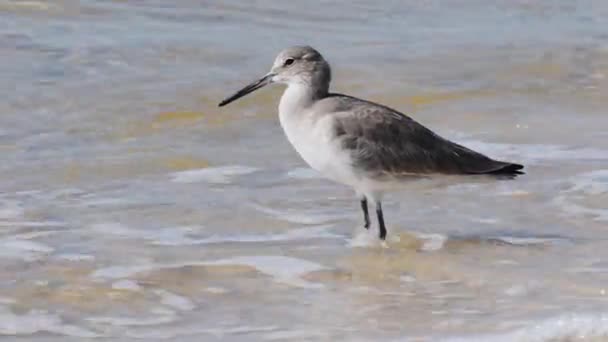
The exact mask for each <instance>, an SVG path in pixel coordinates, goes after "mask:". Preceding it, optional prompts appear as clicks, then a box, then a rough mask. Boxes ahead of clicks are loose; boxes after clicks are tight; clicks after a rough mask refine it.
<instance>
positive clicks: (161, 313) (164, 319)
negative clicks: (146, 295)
mask: <svg viewBox="0 0 608 342" xmlns="http://www.w3.org/2000/svg"><path fill="white" fill-rule="evenodd" d="M148 312H149V313H150V314H151V315H149V316H143V317H113V316H100V317H89V318H86V320H87V321H89V322H91V323H94V324H102V325H114V326H121V327H127V326H155V325H158V324H166V323H171V322H175V321H176V320H177V314H176V313H175V311H173V310H170V309H167V308H159V307H157V308H152V309H150V310H148Z"/></svg>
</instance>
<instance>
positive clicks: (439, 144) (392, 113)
mask: <svg viewBox="0 0 608 342" xmlns="http://www.w3.org/2000/svg"><path fill="white" fill-rule="evenodd" d="M330 82H331V69H330V67H329V63H327V61H326V60H325V59H324V58H323V56H322V55H321V54H320V53H319V52H318V51H317V50H315V49H313V48H312V47H310V46H294V47H290V48H287V49H285V50H283V51H281V52H280V53H279V55H278V56H277V57H276V59H275V61H274V63H273V65H272V68H271V70H270V72H269V73H267V74H266V75H264V76H263V77H262V78H260V79H259V80H257V81H255V82H253V83H251V84H249V85H247V86H246V87H244V88H243V89H241V90H239V91H237V92H236V93H235V94H234V95H232V96H229V97H227V98H226V99H225V100H223V101H222V102H220V103H219V106H220V107H222V106H224V105H227V104H228V103H230V102H232V101H235V100H236V99H238V98H241V97H243V96H245V95H247V94H249V93H251V92H253V91H255V90H257V89H260V88H262V87H264V86H266V85H269V84H272V83H281V84H285V85H287V88H286V89H285V92H284V93H283V96H282V97H281V101H280V102H279V121H280V123H281V126H282V128H283V130H284V131H285V135H286V136H287V139H288V140H289V142H290V143H291V145H292V146H293V147H294V148H295V150H296V151H297V152H298V154H299V155H300V156H301V157H302V159H304V161H306V162H307V163H308V165H310V166H311V167H312V168H313V169H315V170H317V171H319V172H320V173H321V174H322V175H323V176H325V177H326V178H329V179H331V180H333V181H335V182H338V183H342V184H344V185H347V186H350V187H352V188H353V189H354V190H355V193H356V195H357V197H358V199H359V200H360V204H361V210H362V211H363V225H364V227H365V228H367V229H369V227H370V218H369V212H368V202H371V203H372V205H374V206H375V209H376V216H377V220H378V235H379V238H380V239H381V240H385V239H386V226H385V223H384V214H383V213H382V195H383V193H385V192H386V191H388V190H392V189H394V188H395V187H396V186H397V185H399V183H402V182H404V181H405V180H406V179H410V178H412V177H420V176H423V177H428V176H434V175H462V176H471V175H494V176H507V177H509V178H511V177H515V176H516V175H519V174H523V172H522V171H520V170H521V169H523V165H520V164H515V163H510V162H504V161H498V160H494V159H492V158H489V157H487V156H485V155H483V154H481V153H478V152H475V151H473V150H471V149H468V148H466V147H464V146H462V145H459V144H457V143H454V142H451V141H449V140H447V139H444V138H442V137H440V136H439V135H437V134H435V133H434V132H433V131H431V130H430V129H428V128H426V127H424V126H423V125H421V124H420V123H418V122H416V121H414V120H413V119H412V118H410V117H409V116H407V115H405V114H403V113H400V112H398V111H396V110H394V109H392V108H389V107H387V106H383V105H381V104H377V103H374V102H371V101H366V100H362V99H359V98H356V97H353V96H348V95H343V94H337V93H331V92H330V91H329V84H330Z"/></svg>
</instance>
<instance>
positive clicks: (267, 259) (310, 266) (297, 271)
mask: <svg viewBox="0 0 608 342" xmlns="http://www.w3.org/2000/svg"><path fill="white" fill-rule="evenodd" d="M208 264H210V265H232V264H238V265H246V266H250V267H254V268H255V269H257V270H258V271H260V272H262V273H264V274H266V275H269V276H272V277H273V278H274V279H275V280H276V281H278V282H281V283H285V284H289V285H294V286H301V287H319V286H320V284H319V285H318V286H317V285H315V284H311V283H309V282H306V281H304V280H303V279H301V278H300V277H301V276H302V275H304V274H306V273H309V272H313V271H319V270H324V269H326V267H324V266H322V265H320V264H317V263H314V262H311V261H308V260H303V259H297V258H292V257H286V256H278V255H269V256H243V257H234V258H229V259H222V260H217V261H214V262H211V263H208Z"/></svg>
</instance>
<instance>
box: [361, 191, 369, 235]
mask: <svg viewBox="0 0 608 342" xmlns="http://www.w3.org/2000/svg"><path fill="white" fill-rule="evenodd" d="M361 210H363V222H364V225H363V227H365V229H369V212H368V211H367V198H365V197H363V199H362V200H361Z"/></svg>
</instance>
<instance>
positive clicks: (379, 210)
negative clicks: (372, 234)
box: [376, 201, 386, 240]
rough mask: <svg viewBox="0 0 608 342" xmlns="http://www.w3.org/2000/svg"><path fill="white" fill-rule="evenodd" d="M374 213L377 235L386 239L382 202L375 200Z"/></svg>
mask: <svg viewBox="0 0 608 342" xmlns="http://www.w3.org/2000/svg"><path fill="white" fill-rule="evenodd" d="M376 215H377V216H378V231H379V234H378V236H379V237H380V239H381V240H386V226H384V215H383V214H382V203H380V201H378V202H376Z"/></svg>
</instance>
